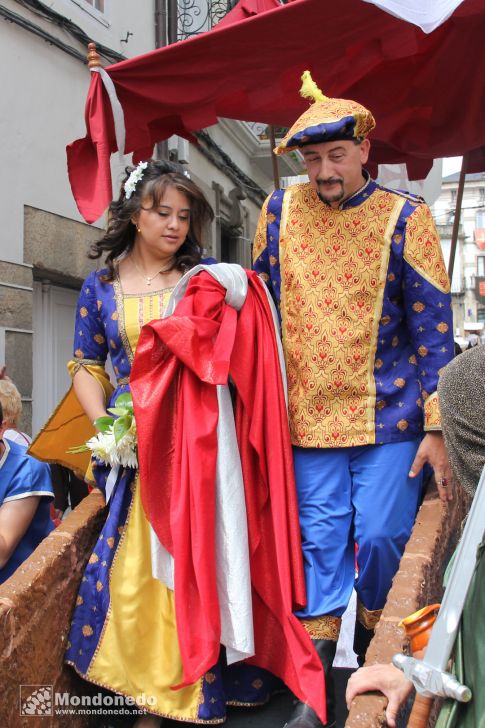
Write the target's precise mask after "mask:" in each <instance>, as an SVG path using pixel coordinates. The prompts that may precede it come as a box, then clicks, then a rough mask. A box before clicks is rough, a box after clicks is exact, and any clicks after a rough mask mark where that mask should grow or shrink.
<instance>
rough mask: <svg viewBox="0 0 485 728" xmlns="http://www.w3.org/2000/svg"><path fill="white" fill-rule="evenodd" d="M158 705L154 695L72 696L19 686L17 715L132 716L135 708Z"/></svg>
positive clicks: (49, 687)
mask: <svg viewBox="0 0 485 728" xmlns="http://www.w3.org/2000/svg"><path fill="white" fill-rule="evenodd" d="M156 704H157V699H156V698H155V697H154V696H153V695H146V693H141V694H140V695H137V696H136V697H132V696H129V695H127V696H125V695H106V694H104V693H95V694H94V695H71V693H66V692H64V693H60V692H54V689H53V686H52V685H21V686H20V715H22V716H29V715H37V716H38V715H58V714H62V713H69V714H71V715H72V714H74V713H81V714H84V715H89V714H102V713H105V712H106V713H116V714H117V715H124V714H132V713H134V712H136V709H143V710H140V712H145V711H146V710H147V709H149V708H152V707H153V706H155V705H156Z"/></svg>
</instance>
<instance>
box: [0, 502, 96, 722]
mask: <svg viewBox="0 0 485 728" xmlns="http://www.w3.org/2000/svg"><path fill="white" fill-rule="evenodd" d="M103 502H104V501H103V497H102V496H101V494H100V493H99V492H93V493H91V495H89V496H88V497H87V498H85V499H84V501H82V503H80V505H79V506H78V507H77V508H76V510H75V511H73V512H72V513H71V514H70V515H69V516H68V517H67V518H66V519H65V520H64V521H63V522H62V523H61V525H60V526H59V527H58V528H57V529H56V530H55V531H53V532H52V533H51V534H50V536H49V537H48V538H47V539H45V541H43V542H42V543H41V544H40V546H39V547H38V548H37V550H36V551H35V552H34V553H33V554H32V556H31V557H30V558H29V559H27V561H25V562H24V564H23V565H22V566H21V567H20V568H19V569H18V570H17V571H16V572H15V574H14V575H13V577H12V578H11V579H8V580H7V581H6V582H5V584H3V585H1V586H0V685H1V686H2V699H1V701H0V725H1V726H8V728H64V727H65V726H67V725H68V726H69V728H90V725H91V724H90V721H92V718H91V719H89V718H87V717H83V716H79V715H78V716H76V715H70V716H69V717H67V716H66V715H64V716H55V715H52V716H51V717H47V716H43V717H32V716H29V717H21V715H20V704H21V700H20V698H21V696H22V701H23V700H25V698H26V697H27V696H28V695H29V694H31V692H32V691H33V690H34V689H35V686H41V685H45V686H52V689H53V692H60V693H64V692H67V693H69V694H70V695H83V694H87V693H89V692H90V691H91V690H92V688H91V687H90V686H89V685H88V684H87V683H85V682H83V681H81V679H80V678H78V677H77V675H76V674H75V673H74V671H73V670H71V669H70V668H68V667H66V666H64V664H63V654H64V650H65V645H66V640H67V635H68V632H69V626H70V621H71V613H72V608H73V605H74V601H75V598H76V594H77V591H78V588H79V582H80V580H81V576H82V573H83V570H84V567H85V565H86V561H87V559H88V558H89V555H90V553H91V551H92V548H93V546H94V542H95V540H96V536H97V534H98V532H99V530H100V527H101V523H102V520H103ZM20 686H31V687H22V688H21V687H20Z"/></svg>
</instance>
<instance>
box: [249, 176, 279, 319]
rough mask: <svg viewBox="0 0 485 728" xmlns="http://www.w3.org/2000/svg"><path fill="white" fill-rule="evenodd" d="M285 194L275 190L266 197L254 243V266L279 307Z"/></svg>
mask: <svg viewBox="0 0 485 728" xmlns="http://www.w3.org/2000/svg"><path fill="white" fill-rule="evenodd" d="M283 196H284V190H275V192H273V193H272V194H271V195H269V197H267V198H266V200H265V202H264V205H263V207H262V209H261V213H260V215H259V220H258V226H257V229H256V235H255V238H254V243H253V268H254V270H255V271H256V273H258V275H259V276H260V277H261V278H262V279H263V281H264V282H265V283H266V285H267V286H268V288H269V291H270V293H271V296H272V297H273V300H274V301H275V303H276V306H277V307H278V308H279V303H280V291H281V273H280V261H279V242H280V220H281V206H282V204H283Z"/></svg>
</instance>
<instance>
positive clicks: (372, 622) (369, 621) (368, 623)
mask: <svg viewBox="0 0 485 728" xmlns="http://www.w3.org/2000/svg"><path fill="white" fill-rule="evenodd" d="M381 614H382V609H374V610H373V611H372V610H370V609H366V608H365V607H364V605H363V604H362V602H361V601H360V600H357V617H356V619H357V622H360V624H361V625H362V626H363V627H365V628H366V629H375V628H376V626H377V624H378V622H379V620H380V618H381Z"/></svg>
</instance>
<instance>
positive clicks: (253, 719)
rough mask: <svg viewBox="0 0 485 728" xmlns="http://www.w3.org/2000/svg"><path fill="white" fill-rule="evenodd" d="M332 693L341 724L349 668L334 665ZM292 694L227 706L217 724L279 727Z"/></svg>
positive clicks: (117, 726) (120, 725)
mask: <svg viewBox="0 0 485 728" xmlns="http://www.w3.org/2000/svg"><path fill="white" fill-rule="evenodd" d="M333 672H334V680H335V694H336V705H337V723H336V728H345V719H346V717H347V709H346V707H345V688H346V685H347V680H348V679H349V677H350V675H351V674H352V672H353V669H348V668H334V671H333ZM293 700H294V699H293V696H292V694H291V693H290V692H289V691H285V692H282V693H280V694H278V695H274V696H273V697H272V698H271V700H270V701H269V703H267V704H266V705H263V706H262V707H258V708H229V709H228V714H227V719H226V722H225V723H223V724H222V726H221V728H283V726H284V725H285V723H286V721H287V720H288V718H289V716H290V714H291V711H292V707H293ZM132 725H133V720H130V719H126V718H125V719H123V720H121V719H118V720H117V721H115V720H113V721H112V722H111V721H109V722H103V723H101V724H100V726H99V728H131V726H132ZM197 726H200V724H196V723H186V722H185V721H184V722H183V723H181V722H180V721H174V720H167V719H165V720H164V721H163V723H162V728H197Z"/></svg>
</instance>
